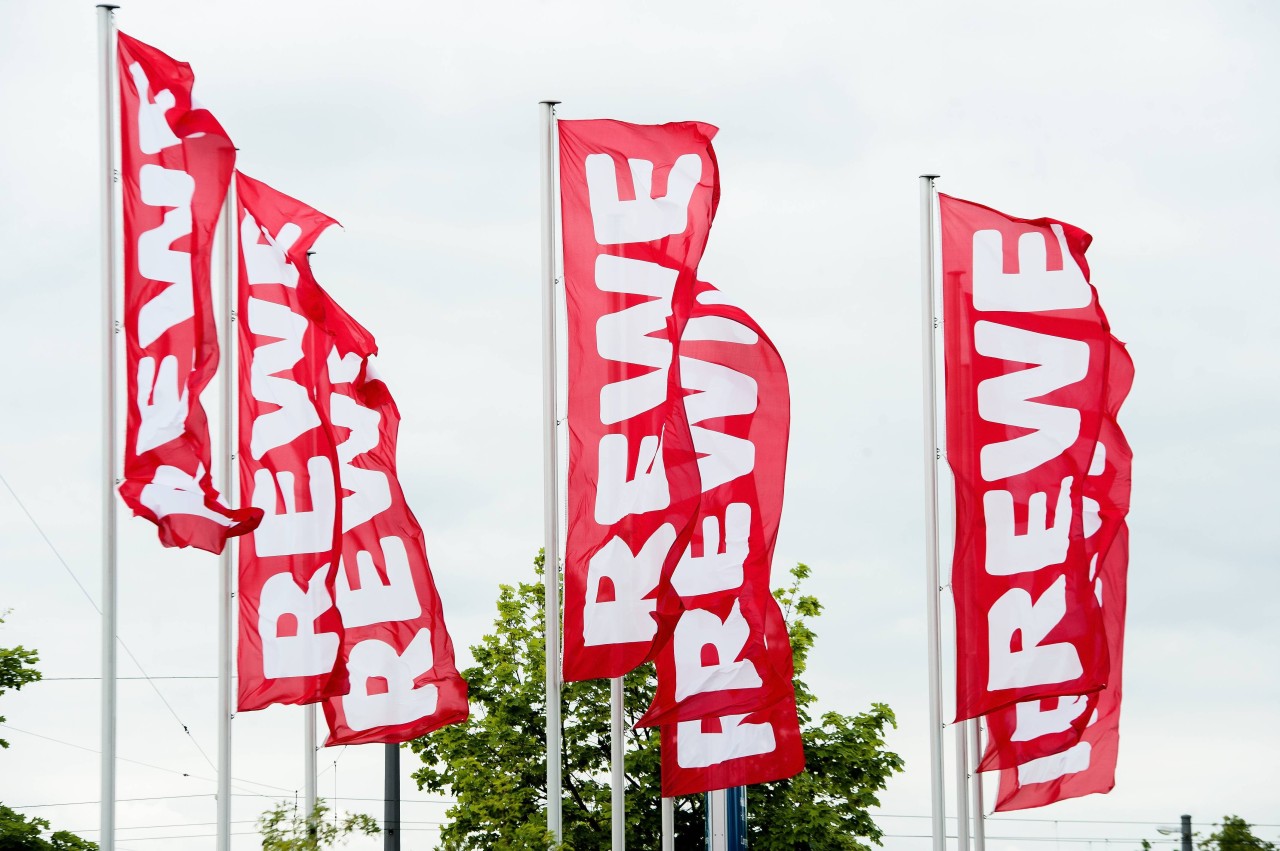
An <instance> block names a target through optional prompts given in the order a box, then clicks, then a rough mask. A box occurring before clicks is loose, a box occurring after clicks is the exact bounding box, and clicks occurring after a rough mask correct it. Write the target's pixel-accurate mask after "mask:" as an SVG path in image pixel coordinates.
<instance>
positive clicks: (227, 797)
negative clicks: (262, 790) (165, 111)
mask: <svg viewBox="0 0 1280 851" xmlns="http://www.w3.org/2000/svg"><path fill="white" fill-rule="evenodd" d="M237 266H238V264H237V262H236V181H235V175H234V174H233V175H232V177H231V183H230V185H229V186H227V198H226V201H225V202H224V203H223V207H222V281H223V284H224V288H225V292H224V293H223V302H222V363H223V367H222V368H223V370H224V372H223V378H222V447H223V449H222V491H223V499H225V500H226V501H227V505H235V504H236V497H235V494H236V478H235V458H236V431H235V416H236V387H237V386H238V383H239V382H238V381H237V378H238V377H239V376H238V374H237V372H236V370H237V368H238V366H239V364H238V362H237V360H236V328H235V315H236V307H235V305H236V268H237ZM235 552H236V539H235V538H228V539H227V545H226V547H225V548H224V549H223V551H222V558H221V560H220V564H219V568H220V570H219V574H218V815H217V819H218V826H217V831H216V832H217V836H218V841H217V846H216V847H217V851H231V714H232V712H233V711H234V707H233V706H232V703H231V640H232V638H231V625H232V623H233V620H232V614H231V606H232V603H233V599H232V598H233V594H234V592H233V587H234V586H233V582H234V578H233V577H234V575H235V564H236V559H235Z"/></svg>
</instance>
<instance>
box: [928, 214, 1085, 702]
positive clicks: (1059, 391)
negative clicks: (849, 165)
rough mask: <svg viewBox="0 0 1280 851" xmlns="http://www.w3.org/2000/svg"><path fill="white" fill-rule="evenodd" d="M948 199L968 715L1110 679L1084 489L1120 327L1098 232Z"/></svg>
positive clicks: (952, 457)
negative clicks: (1095, 257) (1090, 259)
mask: <svg viewBox="0 0 1280 851" xmlns="http://www.w3.org/2000/svg"><path fill="white" fill-rule="evenodd" d="M939 201H940V205H941V221H942V272H943V302H944V307H945V321H944V324H943V330H944V348H945V352H946V411H947V414H946V427H947V440H946V443H947V460H948V462H949V463H950V465H951V469H952V471H953V472H954V474H955V493H956V541H955V553H954V557H953V562H952V581H951V585H952V591H953V594H954V597H955V606H956V659H957V664H956V718H957V720H960V719H965V718H973V717H976V716H979V715H985V714H989V713H991V712H994V711H995V710H997V709H1000V708H1001V707H1004V706H1010V705H1012V704H1014V703H1018V702H1024V701H1031V700H1042V699H1045V698H1052V697H1058V696H1063V695H1068V696H1070V695H1082V694H1088V693H1090V692H1094V691H1097V690H1098V689H1100V688H1102V687H1103V686H1104V685H1106V683H1107V672H1108V659H1107V646H1106V636H1105V632H1104V630H1103V628H1102V612H1101V609H1100V607H1099V605H1098V601H1097V599H1096V598H1095V597H1094V593H1093V583H1092V582H1090V578H1089V559H1088V554H1087V551H1086V547H1085V535H1084V517H1083V492H1082V488H1083V483H1084V478H1085V475H1086V473H1087V471H1088V469H1089V466H1090V463H1091V461H1092V459H1093V455H1094V449H1095V446H1096V444H1097V441H1098V433H1099V429H1100V427H1101V421H1102V412H1103V402H1104V393H1105V384H1106V380H1105V379H1106V375H1107V355H1108V330H1107V322H1106V317H1105V315H1104V314H1103V312H1102V309H1101V307H1100V306H1099V305H1098V301H1097V297H1096V293H1095V291H1094V288H1093V287H1092V285H1090V283H1089V267H1088V264H1087V263H1086V261H1085V257H1084V253H1085V250H1086V249H1087V248H1088V245H1089V242H1090V240H1091V238H1090V237H1089V235H1088V234H1087V233H1085V232H1084V231H1082V230H1080V229H1079V228H1077V227H1074V226H1072V225H1069V224H1066V223H1065V222H1060V221H1057V220H1056V219H1034V220H1030V219H1019V218H1014V217H1011V216H1006V215H1005V214H1003V213H999V212H997V211H995V210H992V209H991V208H989V207H984V206H981V205H978V204H973V203H970V202H968V201H962V200H959V199H957V198H951V197H948V196H946V195H940V196H939Z"/></svg>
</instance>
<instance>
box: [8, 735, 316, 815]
mask: <svg viewBox="0 0 1280 851" xmlns="http://www.w3.org/2000/svg"><path fill="white" fill-rule="evenodd" d="M0 727H4V728H6V729H9V730H13V731H14V732H17V733H25V734H26V735H28V736H35V737H36V738H37V739H44V740H45V741H47V742H54V743H55V744H59V745H66V746H67V747H69V748H75V749H76V750H82V751H87V752H89V753H101V751H99V750H98V749H97V748H91V747H87V746H85V745H77V744H76V743H75V742H68V741H64V740H63V739H55V738H54V737H53V736H46V735H44V734H42V733H33V732H32V731H30V730H23V729H22V728H20V727H15V726H13V725H12V724H0ZM116 759H117V760H119V761H120V762H129V763H133V764H134V765H141V766H144V767H146V768H154V769H155V770H156V771H164V772H167V773H169V774H177V775H179V776H181V777H190V778H191V779H192V780H203V781H206V782H208V783H216V782H217V781H216V780H214V779H213V778H212V777H201V776H200V775H198V774H191V773H190V772H187V771H179V770H178V769H176V768H165V767H164V766H163V765H153V764H152V763H149V762H142V761H141V760H137V759H129V758H127V757H123V756H117V757H116ZM232 779H233V780H238V781H239V782H241V783H248V784H250V785H252V786H263V787H265V788H267V789H275V790H278V791H281V792H286V793H290V794H292V793H296V792H297V790H296V789H286V788H285V787H283V786H274V785H272V784H270V783H260V782H258V781H257V780H245V779H243V778H240V777H235V778H232ZM245 793H246V794H249V795H256V796H257V797H259V798H269V797H270V796H269V795H263V794H261V793H257V792H253V791H252V790H248V789H246V790H245ZM95 803H96V802H95Z"/></svg>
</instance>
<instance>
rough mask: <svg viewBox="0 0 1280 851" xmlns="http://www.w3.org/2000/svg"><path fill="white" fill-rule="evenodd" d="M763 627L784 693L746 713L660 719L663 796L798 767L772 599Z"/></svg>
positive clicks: (795, 725) (790, 670)
mask: <svg viewBox="0 0 1280 851" xmlns="http://www.w3.org/2000/svg"><path fill="white" fill-rule="evenodd" d="M767 629H768V633H767V636H768V645H769V651H770V654H771V655H772V657H773V660H774V663H775V664H776V665H777V666H778V667H779V668H780V669H781V670H782V671H783V672H784V673H785V675H786V680H787V684H788V685H787V694H786V695H785V696H784V697H783V698H782V699H781V700H778V701H776V702H774V703H773V704H772V705H770V706H765V707H762V708H759V709H757V710H755V711H752V712H749V713H741V714H733V715H727V716H724V717H713V718H702V719H695V720H691V721H681V722H679V723H676V724H664V725H663V726H662V795H663V797H668V798H670V797H674V796H676V795H694V794H698V793H700V792H709V791H712V790H714V789H728V788H730V787H733V786H748V785H751V784H753V783H769V782H772V781H774V780H783V779H785V778H787V777H792V776H794V775H796V774H799V773H800V772H801V771H803V770H804V746H803V742H802V741H801V737H800V720H799V718H798V717H797V714H796V698H795V691H794V688H793V687H792V686H791V681H792V678H793V676H794V666H793V661H792V657H791V644H790V642H789V641H788V639H787V628H786V624H785V623H784V621H783V618H782V612H781V610H780V609H779V608H778V606H777V603H776V602H775V603H774V605H773V607H772V608H771V609H770V612H769V617H768V624H767Z"/></svg>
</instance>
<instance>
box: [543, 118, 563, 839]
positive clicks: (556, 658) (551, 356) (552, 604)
mask: <svg viewBox="0 0 1280 851" xmlns="http://www.w3.org/2000/svg"><path fill="white" fill-rule="evenodd" d="M559 102H560V101H557V100H544V101H542V102H541V103H540V104H539V105H540V106H541V113H542V116H541V118H542V126H541V133H540V134H539V135H540V139H541V153H542V168H541V178H542V179H541V184H542V186H541V188H542V430H543V456H542V483H543V502H542V515H543V523H544V527H543V557H544V562H543V576H542V579H543V588H544V597H545V599H544V603H545V609H544V614H545V618H544V620H545V621H546V632H545V635H544V642H545V644H544V647H545V650H546V669H547V670H546V689H547V733H546V735H547V830H548V831H549V832H550V833H551V836H552V838H553V840H554V842H555V844H556V845H559V844H560V843H562V842H563V841H564V828H563V825H562V823H561V818H560V816H561V813H560V796H561V776H560V772H561V742H560V514H559V509H560V500H559V495H558V491H559V478H558V475H559V473H558V471H559V467H558V465H557V462H556V440H557V433H556V289H555V288H556V275H555V263H556V239H555V216H556V209H555V161H554V158H553V157H554V153H553V151H554V145H553V143H554V141H555V132H556V129H555V128H556V104H558V103H559Z"/></svg>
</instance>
